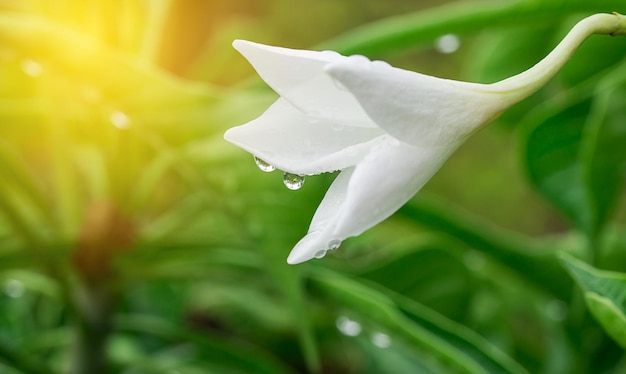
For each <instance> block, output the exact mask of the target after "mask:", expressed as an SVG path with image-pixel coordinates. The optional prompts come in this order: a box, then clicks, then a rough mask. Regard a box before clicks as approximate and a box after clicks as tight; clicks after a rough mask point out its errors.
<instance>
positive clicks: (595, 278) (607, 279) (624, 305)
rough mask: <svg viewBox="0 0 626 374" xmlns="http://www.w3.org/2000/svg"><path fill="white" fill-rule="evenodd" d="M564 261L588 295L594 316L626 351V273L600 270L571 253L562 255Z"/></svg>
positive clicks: (588, 304) (586, 299)
mask: <svg viewBox="0 0 626 374" xmlns="http://www.w3.org/2000/svg"><path fill="white" fill-rule="evenodd" d="M561 261H562V262H563V264H564V266H565V268H566V269H567V270H568V271H569V272H570V274H571V275H572V277H573V278H574V279H575V280H576V281H577V283H578V284H579V286H580V287H581V288H582V289H583V291H584V292H585V301H586V302H587V306H588V307H589V310H590V311H591V313H592V314H593V316H594V317H595V318H596V319H597V320H598V322H600V324H601V325H602V327H603V328H604V330H605V331H606V332H607V333H608V334H609V335H610V336H611V337H612V338H613V339H614V340H615V341H616V342H617V343H619V344H620V345H621V346H622V347H624V348H626V315H625V311H626V274H624V273H618V272H613V271H604V270H598V269H596V268H594V267H592V266H590V265H588V264H586V263H584V262H582V261H580V260H578V259H576V258H574V257H572V256H571V255H568V254H562V255H561Z"/></svg>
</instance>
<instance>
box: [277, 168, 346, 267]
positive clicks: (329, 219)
mask: <svg viewBox="0 0 626 374" xmlns="http://www.w3.org/2000/svg"><path fill="white" fill-rule="evenodd" d="M353 172H354V167H352V168H348V169H346V170H343V171H342V172H341V173H339V175H338V176H337V178H335V180H334V181H333V184H332V185H331V186H330V188H329V189H328V191H327V192H326V195H325V196H324V199H323V200H322V203H321V204H320V206H319V207H318V208H317V210H316V211H315V215H314V216H313V220H312V221H311V226H310V227H309V232H308V233H307V235H306V236H305V237H304V238H302V240H300V241H299V242H298V243H297V244H296V245H295V247H294V248H293V249H292V250H291V253H290V254H289V257H287V263H289V264H292V265H293V264H299V263H301V262H305V261H308V260H310V259H312V258H313V257H315V255H316V254H317V253H319V252H320V251H326V250H327V249H328V248H329V247H330V244H331V242H332V241H334V240H340V239H339V238H336V237H334V236H333V233H332V231H333V228H334V227H333V220H335V219H336V217H337V216H338V214H339V210H340V209H341V207H342V205H343V203H344V201H345V199H346V194H347V191H348V184H349V182H350V178H351V177H352V173H353Z"/></svg>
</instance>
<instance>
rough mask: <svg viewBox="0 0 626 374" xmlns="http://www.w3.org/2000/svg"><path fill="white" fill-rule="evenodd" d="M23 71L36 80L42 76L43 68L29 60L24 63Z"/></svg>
mask: <svg viewBox="0 0 626 374" xmlns="http://www.w3.org/2000/svg"><path fill="white" fill-rule="evenodd" d="M22 71H23V72H24V73H25V74H26V75H28V76H29V77H33V78H36V77H38V76H40V75H41V72H42V71H43V68H42V67H41V64H39V63H38V62H36V61H33V60H28V59H27V60H24V61H22Z"/></svg>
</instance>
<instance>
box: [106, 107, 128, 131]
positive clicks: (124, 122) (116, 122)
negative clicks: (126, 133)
mask: <svg viewBox="0 0 626 374" xmlns="http://www.w3.org/2000/svg"><path fill="white" fill-rule="evenodd" d="M109 121H111V123H112V124H113V126H115V127H117V128H118V129H122V130H125V129H127V128H128V127H129V126H130V118H128V116H127V115H126V114H125V113H123V112H120V111H117V110H116V111H113V112H112V113H111V116H110V117H109Z"/></svg>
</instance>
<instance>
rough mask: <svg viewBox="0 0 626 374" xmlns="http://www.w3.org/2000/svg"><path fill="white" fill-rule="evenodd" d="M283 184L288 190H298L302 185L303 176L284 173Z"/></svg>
mask: <svg viewBox="0 0 626 374" xmlns="http://www.w3.org/2000/svg"><path fill="white" fill-rule="evenodd" d="M283 182H284V183H285V186H286V187H287V188H289V189H290V190H299V189H300V187H302V185H303V184H304V176H303V175H298V174H291V173H285V174H284V175H283Z"/></svg>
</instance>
